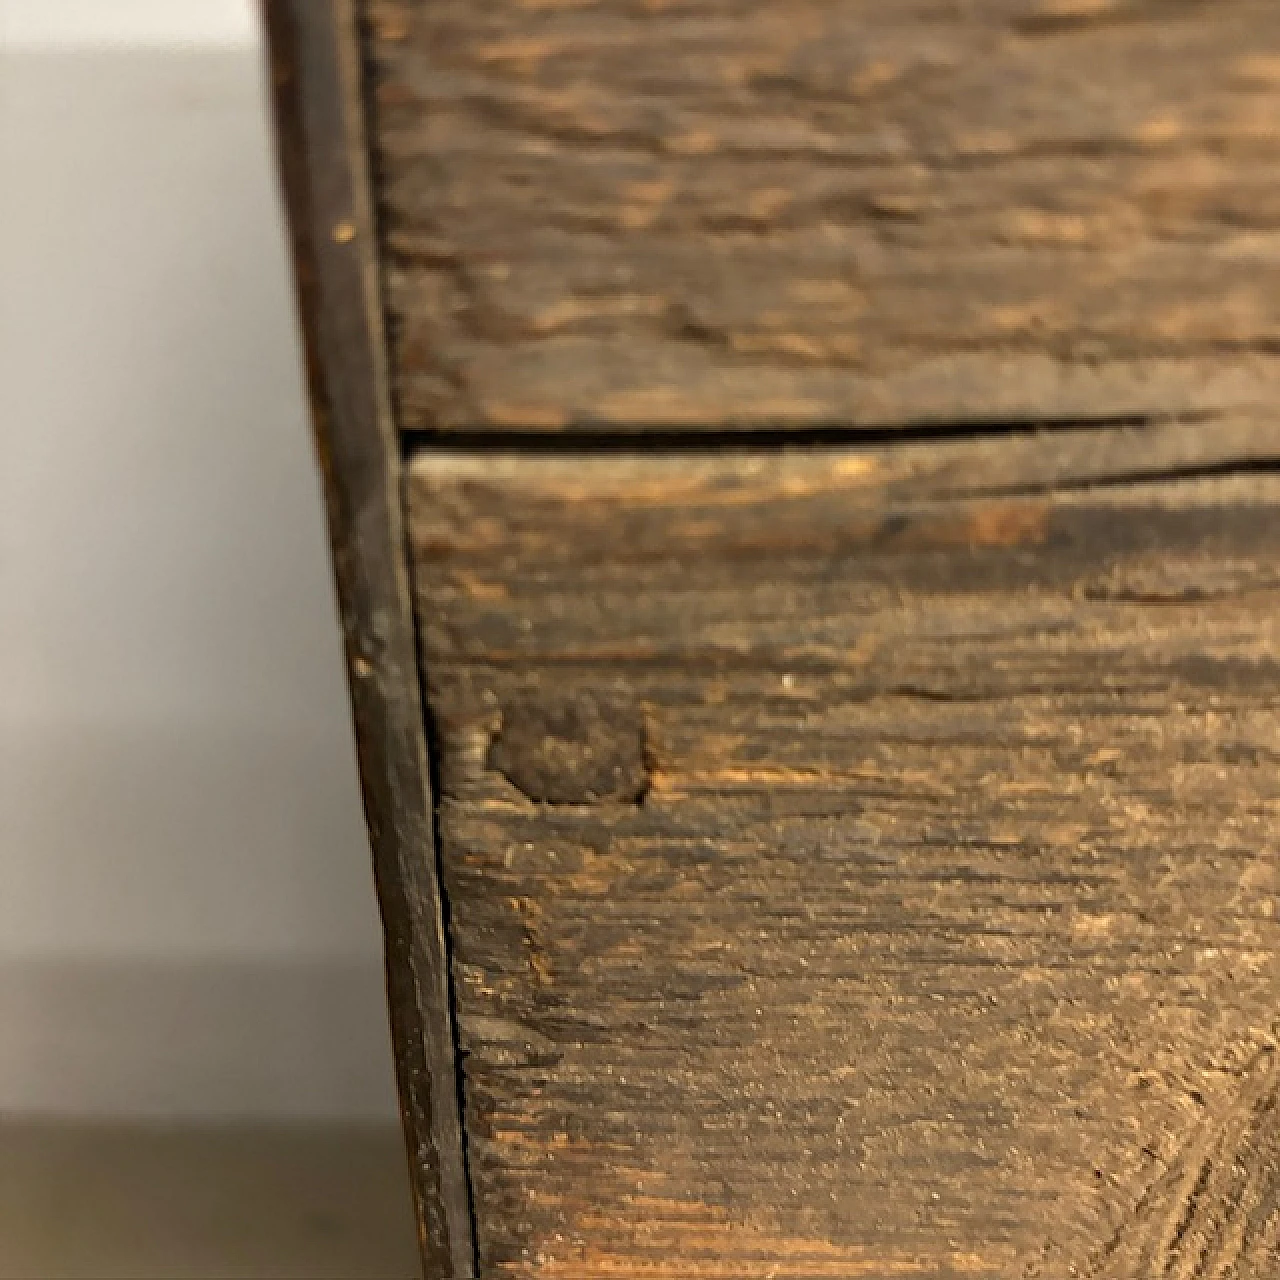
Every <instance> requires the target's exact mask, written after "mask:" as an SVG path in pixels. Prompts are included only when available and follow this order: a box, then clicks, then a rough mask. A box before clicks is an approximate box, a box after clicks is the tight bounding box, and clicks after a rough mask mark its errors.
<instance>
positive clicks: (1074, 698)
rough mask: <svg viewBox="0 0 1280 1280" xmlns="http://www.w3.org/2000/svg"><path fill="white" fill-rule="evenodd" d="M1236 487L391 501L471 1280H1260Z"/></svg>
mask: <svg viewBox="0 0 1280 1280" xmlns="http://www.w3.org/2000/svg"><path fill="white" fill-rule="evenodd" d="M1277 460H1280V432H1278V431H1277V430H1276V428H1275V427H1273V426H1271V425H1269V424H1268V423H1266V422H1258V421H1249V420H1232V421H1227V422H1223V423H1221V424H1219V428H1218V431H1217V432H1216V433H1214V434H1212V435H1210V436H1207V435H1206V434H1205V432H1203V431H1202V430H1200V429H1198V428H1194V427H1184V426H1177V425H1171V426H1169V427H1166V428H1163V429H1159V430H1146V431H1137V430H1134V431H1121V432H1113V431H1073V432H1063V433H1054V434H1051V435H1048V436H1031V437H1026V438H1010V439H1002V440H991V441H969V442H958V443H951V444H936V445H930V446H919V447H917V446H911V447H902V448H896V449H885V448H881V449H867V450H831V451H809V452H805V453H787V452H779V453H759V452H757V453H750V452H744V453H740V454H734V453H728V454H723V453H722V454H720V455H716V454H711V453H708V454H701V455H700V454H696V453H695V454H682V455H678V456H665V457H656V456H655V457H643V456H629V455H609V456H604V457H590V456H580V457H572V456H568V457H565V456H554V457H545V456H511V455H496V456H495V455H473V454H466V453H442V452H437V451H432V452H426V453H420V454H418V455H417V456H415V457H414V458H413V459H412V460H411V463H410V470H409V489H408V507H409V528H410V539H411V547H412V554H413V558H414V563H415V575H416V583H415V592H416V600H417V608H418V616H419V631H420V638H421V646H422V660H423V663H424V665H425V670H426V673H427V677H428V702H429V706H430V709H431V714H432V719H433V726H434V733H435V736H436V741H437V746H438V748H439V762H440V768H441V790H442V794H441V798H440V813H439V821H440V832H441V838H442V842H443V851H442V853H443V865H444V875H445V881H446V885H447V889H448V893H449V899H450V907H451V919H452V924H453V941H454V963H455V968H454V972H455V981H456V996H457V1003H458V1010H459V1017H460V1028H461V1041H462V1050H463V1055H464V1056H463V1059H462V1062H463V1070H464V1074H465V1102H466V1117H467V1129H468V1150H469V1158H470V1170H471V1176H472V1186H473V1193H474V1200H475V1206H476V1211H477V1225H478V1233H479V1248H480V1261H481V1274H483V1275H485V1276H486V1277H494V1278H495V1280H496V1278H497V1277H502V1276H506V1277H513V1278H519V1280H533V1278H534V1277H537V1280H552V1278H555V1280H606V1278H614V1277H621V1276H628V1277H632V1276H637V1277H638V1276H644V1277H650V1278H652V1280H709V1278H714V1277H720V1278H724V1280H729V1278H730V1277H733V1278H734V1280H739V1278H741V1280H765V1278H766V1277H772V1278H774V1280H819V1278H828V1280H830V1278H834V1277H840V1280H847V1278H849V1277H854V1276H867V1277H874V1278H875V1280H881V1278H883V1277H896V1276H920V1277H930V1278H934V1280H959V1278H960V1277H975V1276H977V1277H983V1278H984V1280H1028V1278H1030V1277H1044V1278H1046V1280H1048V1278H1050V1277H1052V1278H1054V1280H1057V1278H1059V1277H1068V1276H1073V1275H1074V1276H1088V1277H1095V1278H1096V1280H1103V1278H1105V1280H1150V1278H1151V1277H1154V1276H1162V1277H1164V1276H1168V1277H1177V1280H1209V1277H1216V1278H1219V1280H1265V1278H1267V1277H1272V1276H1274V1275H1276V1274H1277V1268H1278V1267H1280V1157H1278V1155H1277V1151H1278V1149H1280V1113H1278V1111H1277V1091H1278V1089H1280V1059H1278V1058H1277V1033H1278V1031H1280V954H1278V952H1277V944H1278V943H1280V924H1278V922H1277V918H1276V894H1277V889H1280V865H1278V863H1277V852H1276V841H1277V831H1278V826H1277V823H1278V820H1280V771H1278V766H1280V520H1278V519H1277V515H1278V514H1280V475H1276V474H1274V472H1273V470H1272V468H1273V466H1274V465H1275V464H1276V462H1277Z"/></svg>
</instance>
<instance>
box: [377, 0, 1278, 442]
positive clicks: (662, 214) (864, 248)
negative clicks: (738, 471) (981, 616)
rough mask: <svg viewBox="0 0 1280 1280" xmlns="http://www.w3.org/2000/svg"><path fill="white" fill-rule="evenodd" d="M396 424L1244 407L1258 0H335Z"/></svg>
mask: <svg viewBox="0 0 1280 1280" xmlns="http://www.w3.org/2000/svg"><path fill="white" fill-rule="evenodd" d="M362 2H363V5H364V10H365V12H366V14H367V17H368V30H369V49H368V57H369V66H370V77H371V95H372V101H373V103H374V112H375V122H376V130H375V144H376V152H377V158H378V172H379V175H380V192H379V194H380V198H381V204H382V214H383V238H384V253H385V267H386V270H385V276H386V282H387V296H388V304H389V309H390V314H391V317H392V319H393V352H394V364H395V367H396V386H397V392H398V402H399V407H400V418H401V425H402V426H404V427H407V428H435V429H463V430H468V429H484V428H496V429H507V430H524V429H544V430H545V429H558V428H573V427H596V428H601V427H604V428H625V429H642V428H644V427H646V426H650V425H655V424H656V425H661V426H668V427H671V426H676V427H682V428H691V429H696V428H710V429H722V428H724V427H726V426H778V425H783V426H786V425H815V424H817V425H826V424H844V425H854V426H856V425H862V424H887V425H899V424H901V423H904V422H918V421H924V420H938V419H943V420H970V419H974V420H982V419H992V418H998V419H1019V420H1023V419H1031V420H1044V419H1089V420H1094V419H1098V418H1106V417H1113V416H1117V415H1132V414H1146V413H1157V414H1158V413H1161V412H1168V411H1179V412H1181V411H1187V410H1190V409H1195V408H1209V409H1217V408H1223V407H1230V406H1238V405H1240V404H1243V403H1247V402H1252V401H1255V400H1258V399H1260V398H1261V399H1269V395H1270V389H1271V388H1273V387H1274V385H1275V382H1276V355H1277V349H1278V345H1277V344H1278V342H1280V288H1277V285H1278V284H1280V274H1278V273H1277V264H1278V262H1280V256H1278V255H1280V237H1278V234H1277V233H1278V231H1280V133H1278V132H1277V128H1276V121H1277V119H1280V7H1277V6H1276V5H1275V3H1274V2H1273V0H1215V2H1214V3H1205V2H1202V0H967V2H965V3H959V2H958V0H896V2H895V3H883V2H882V0H787V2H786V3H780V2H779V0H574V2H573V3H561V2H559V0H492V2H491V3H485V4H476V3H474V0H362Z"/></svg>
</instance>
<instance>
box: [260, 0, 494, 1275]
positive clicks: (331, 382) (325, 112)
mask: <svg viewBox="0 0 1280 1280" xmlns="http://www.w3.org/2000/svg"><path fill="white" fill-rule="evenodd" d="M263 16H264V19H265V26H266V34H267V37H268V44H269V50H270V77H271V88H272V94H273V101H274V107H275V120H276V134H277V142H278V159H279V165H280V172H281V177H282V180H283V190H284V196H285V204H286V208H287V212H288V221H289V231H290V235H291V238H292V244H293V255H294V267H295V275H296V284H297V291H298V301H299V311H300V315H301V320H302V328H303V333H304V336H305V339H306V344H305V348H306V357H307V373H308V384H309V391H310V398H311V409H312V416H313V420H314V426H315V433H316V446H317V450H318V453H319V460H320V464H321V470H322V472H323V476H324V489H325V503H326V507H327V510H328V520H329V534H330V540H331V543H332V551H333V564H334V576H335V579H336V583H337V588H338V602H339V606H340V609H341V615H342V628H343V634H344V639H345V642H346V651H347V665H348V673H349V677H350V686H351V702H352V710H353V713H354V718H355V728H356V739H357V747H358V750H359V760H360V778H361V784H362V788H363V794H364V806H365V816H366V819H367V822H368V827H369V837H370V844H371V847H372V852H373V869H374V876H375V879H376V883H377V891H378V901H379V905H380V907H381V910H382V922H383V928H384V932H385V939H386V955H387V992H388V997H389V1001H390V1007H391V1030H392V1041H393V1045H394V1049H395V1061H396V1075H397V1080H398V1084H399V1090H400V1105H401V1115H402V1118H403V1122H404V1128H405V1135H406V1138H407V1140H408V1145H409V1159H410V1169H411V1174H412V1183H413V1192H414V1202H415V1208H416V1211H417V1219H418V1231H419V1238H420V1243H421V1252H422V1259H423V1262H424V1265H425V1267H426V1269H427V1274H428V1275H429V1276H430V1277H431V1280H469V1278H470V1277H472V1276H473V1275H474V1274H475V1268H474V1261H475V1248H474V1240H473V1235H472V1228H471V1209H470V1202H469V1194H468V1187H467V1177H466V1167H465V1159H464V1152H463V1145H462V1127H461V1117H460V1114H459V1107H458V1093H457V1072H456V1057H455V1044H454V1029H453V1020H452V1013H451V1009H450V994H449V966H448V958H447V952H446V945H445V937H444V927H443V916H442V899H441V892H440V885H439V881H438V878H437V868H436V860H435V852H434V850H435V845H434V837H433V829H432V812H431V783H430V772H429V767H428V758H427V746H426V736H425V726H424V722H423V706H422V699H421V692H420V685H419V680H418V667H417V654H416V651H415V643H414V623H413V612H412V605H411V601H410V595H409V573H408V563H407V558H406V544H405V528H404V517H403V512H402V509H401V460H400V451H399V441H398V439H397V436H396V432H395V428H394V426H393V425H392V421H391V414H390V401H389V396H388V386H387V376H386V365H385V342H384V337H383V330H382V312H381V299H380V297H379V281H378V271H377V263H376V246H375V244H374V238H373V217H372V206H371V202H370V196H369V180H368V169H367V163H366V159H367V158H366V151H365V143H364V135H363V120H362V114H361V81H360V68H359V58H358V46H357V43H356V34H355V33H356V27H355V20H354V17H355V16H354V13H353V11H352V8H351V6H350V4H349V3H347V0H267V2H266V3H265V5H264V6H263Z"/></svg>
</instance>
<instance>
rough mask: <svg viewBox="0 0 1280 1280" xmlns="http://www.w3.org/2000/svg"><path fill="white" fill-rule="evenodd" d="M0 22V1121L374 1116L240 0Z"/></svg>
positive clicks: (70, 7) (355, 904)
mask: <svg viewBox="0 0 1280 1280" xmlns="http://www.w3.org/2000/svg"><path fill="white" fill-rule="evenodd" d="M0 4H3V6H4V7H3V8H0V19H2V20H3V23H4V26H3V27H2V28H0V30H2V31H3V33H4V35H5V39H6V42H5V45H4V50H3V55H2V56H3V63H2V64H0V175H2V177H0V1112H3V1111H27V1112H32V1111H41V1112H56V1113H59V1114H74V1115H103V1114H111V1115H150V1116H204V1117H210V1116H230V1115H240V1116H255V1115H275V1116H284V1115H294V1116H335V1117H336V1116H342V1117H371V1116H378V1117H383V1116H389V1115H391V1114H392V1111H393V1091H392V1087H391V1072H390V1065H389V1058H388V1052H387V1046H386V1035H385V1029H384V1015H383V1006H382V989H381V978H380V970H379V965H380V959H379V938H378V930H377V919H376V909H375V906H374V899H373V890H372V885H371V879H370V874H369V870H368V854H367V848H366V844H365V837H364V831H363V827H362V823H361V818H360V812H359V800H358V794H357V789H356V780H355V765H354V760H353V755H352V749H351V742H350V728H349V722H348V716H347V705H346V694H345V687H344V684H343V676H342V664H341V654H340V644H339V637H338V631H337V626H336V623H335V619H334V611H333V603H332V592H331V586H330V580H329V574H328V567H327V563H326V559H325V535H324V530H323V522H322V514H321V507H320V502H319V490H318V484H317V480H316V476H315V473H314V467H313V463H312V457H311V450H310V441H309V438H308V433H307V425H306V417H305V412H304V408H303V401H302V391H301V385H300V373H299V367H298V353H297V349H296V341H295V319H294V313H293V304H292V297H291V294H290V291H289V282H288V276H287V270H286V258H285V248H284V240H283V233H282V229H281V225H280V218H279V210H278V201H277V194H276V189H275V182H274V175H273V172H272V167H271V164H272V160H271V155H270V149H269V139H268V134H267V129H266V120H265V114H264V104H263V96H262V83H261V67H260V58H261V55H260V52H259V50H258V49H257V47H256V44H255V41H256V28H255V25H254V22H253V21H252V11H251V9H250V6H249V5H248V4H247V3H245V0H185V3H184V2H181V0H146V2H144V0H0Z"/></svg>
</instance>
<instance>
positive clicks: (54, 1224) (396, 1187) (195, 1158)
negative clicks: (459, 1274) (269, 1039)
mask: <svg viewBox="0 0 1280 1280" xmlns="http://www.w3.org/2000/svg"><path fill="white" fill-rule="evenodd" d="M417 1275H418V1270H417V1263H416V1250H415V1244H414V1231H413V1225H412V1220H411V1213H410V1208H409V1198H408V1189H407V1183H406V1176H405V1159H404V1154H403V1147H402V1145H401V1139H400V1135H399V1133H398V1132H397V1131H396V1130H394V1129H392V1128H390V1127H387V1128H360V1129H355V1128H352V1129H338V1128H328V1129H304V1128H293V1129H288V1128H278V1129H269V1130H268V1129H256V1128H252V1129H251V1128H242V1129H234V1128H223V1129H207V1130H189V1129H188V1130H174V1131H164V1130H158V1129H153V1130H148V1129H141V1128H129V1127H124V1126H111V1127H108V1126H96V1127H95V1126H70V1125H61V1124H39V1123H31V1122H10V1121H6V1120H3V1119H0V1280H240V1278H242V1277H243V1278H244V1280H249V1278H250V1277H252V1280H411V1278H413V1277H416V1276H417Z"/></svg>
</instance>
